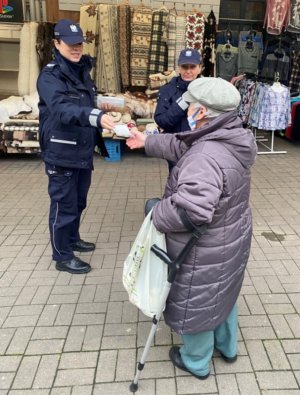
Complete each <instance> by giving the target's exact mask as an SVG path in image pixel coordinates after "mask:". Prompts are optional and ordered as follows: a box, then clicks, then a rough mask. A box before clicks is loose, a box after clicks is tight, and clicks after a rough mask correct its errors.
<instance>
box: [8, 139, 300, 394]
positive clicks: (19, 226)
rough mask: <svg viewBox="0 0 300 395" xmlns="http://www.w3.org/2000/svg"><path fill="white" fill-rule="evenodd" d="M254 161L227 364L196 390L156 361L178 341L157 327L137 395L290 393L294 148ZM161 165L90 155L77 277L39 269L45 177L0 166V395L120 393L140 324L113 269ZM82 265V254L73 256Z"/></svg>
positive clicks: (297, 307)
mask: <svg viewBox="0 0 300 395" xmlns="http://www.w3.org/2000/svg"><path fill="white" fill-rule="evenodd" d="M276 145H277V146H279V147H280V148H281V149H287V151H288V153H287V154H286V155H259V156H258V159H257V162H256V164H255V166H254V168H253V178H252V193H251V206H252V209H253V219H254V228H253V243H252V250H251V257H250V261H249V264H248V267H247V272H246V276H245V280H244V284H243V287H242V292H241V295H240V297H239V300H238V307H239V350H238V354H239V357H238V361H237V362H236V363H234V364H226V363H225V362H223V361H222V360H221V358H220V356H219V355H217V354H216V355H215V356H214V358H213V362H212V366H211V371H212V374H211V376H210V377H209V378H208V379H207V380H206V381H201V382H200V381H199V380H197V379H195V378H194V377H192V376H189V375H188V374H185V373H184V372H182V371H179V370H178V369H175V368H174V367H173V365H172V364H171V362H170V361H169V358H168V350H169V347H170V345H171V344H174V343H175V344H179V343H180V337H179V336H178V335H176V334H174V333H171V332H170V330H169V329H168V327H167V326H166V325H165V324H164V323H163V322H161V323H160V326H159V330H158V332H157V335H156V338H155V341H154V346H153V347H152V348H151V350H150V353H149V356H148V360H147V363H146V366H145V369H144V371H143V372H142V374H141V378H140V381H139V390H138V392H137V394H141V395H165V394H166V395H191V394H197V395H202V394H203V395H204V394H205V395H206V394H210V395H259V394H262V395H299V394H300V316H299V312H300V146H299V145H295V144H292V143H290V142H287V141H284V140H282V139H279V138H276ZM166 176H167V166H166V163H165V161H163V160H158V159H154V158H147V157H145V155H144V154H143V153H142V152H134V153H132V152H129V153H128V152H127V153H125V155H124V156H123V158H122V161H121V162H116V163H110V162H106V161H104V160H103V159H102V158H100V157H99V156H95V171H94V174H93V182H92V187H91V190H90V193H89V197H88V208H87V210H86V211H85V213H84V217H83V221H82V225H81V233H82V237H83V238H84V239H86V240H89V241H93V242H94V241H96V247H97V248H96V250H95V251H94V252H93V253H89V254H85V255H84V258H85V259H86V260H88V261H89V262H90V264H91V265H92V267H93V270H92V271H91V272H90V273H88V274H87V275H70V274H68V273H63V272H58V271H56V270H55V268H54V264H53V262H52V261H51V249H50V246H49V235H48V225H47V217H48V206H49V199H48V195H47V179H46V176H45V174H44V167H43V163H42V161H41V160H40V158H38V157H31V156H14V155H11V156H8V157H4V158H0V197H1V199H0V208H1V211H0V395H19V394H21V395H91V394H93V395H102V394H105V395H123V394H124V395H125V394H129V393H130V392H129V384H130V382H131V380H132V379H133V377H134V372H135V367H136V363H137V360H138V357H139V356H140V355H141V352H142V348H143V346H144V344H145V341H146V338H147V336H148V332H149V329H150V327H151V322H150V319H148V318H147V317H145V316H144V315H143V314H142V313H140V312H138V310H137V309H136V308H135V307H134V306H132V305H131V304H130V303H129V302H128V298H127V293H126V292H125V291H124V289H123V286H122V282H121V275H122V264H123V261H124V258H125V257H126V254H127V253H128V251H129V248H130V243H131V242H132V241H133V240H134V238H135V236H136V233H137V231H138V229H139V226H140V224H141V222H142V220H143V208H144V203H145V199H147V198H150V197H156V196H161V194H162V191H163V187H164V184H165V180H166ZM82 257H83V254H82Z"/></svg>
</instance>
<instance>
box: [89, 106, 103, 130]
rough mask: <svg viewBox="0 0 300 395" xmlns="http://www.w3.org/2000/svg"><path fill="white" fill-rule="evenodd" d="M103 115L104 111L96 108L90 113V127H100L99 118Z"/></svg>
mask: <svg viewBox="0 0 300 395" xmlns="http://www.w3.org/2000/svg"><path fill="white" fill-rule="evenodd" d="M101 113H102V111H101V110H98V109H97V108H94V109H93V110H92V111H91V112H90V115H89V122H90V125H91V126H93V127H95V128H96V127H98V126H99V125H98V118H99V116H100V114H101Z"/></svg>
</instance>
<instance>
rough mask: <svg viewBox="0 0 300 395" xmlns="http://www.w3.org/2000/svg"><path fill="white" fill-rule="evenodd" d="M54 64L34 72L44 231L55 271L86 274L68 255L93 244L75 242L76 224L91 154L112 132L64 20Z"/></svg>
mask: <svg viewBox="0 0 300 395" xmlns="http://www.w3.org/2000/svg"><path fill="white" fill-rule="evenodd" d="M54 37H55V38H54V45H55V49H54V60H53V61H52V62H50V63H49V64H48V65H47V66H46V67H45V68H44V69H43V70H42V71H41V73H40V75H39V78H38V81H37V89H38V93H39V110H40V130H39V140H40V147H41V151H42V157H43V160H44V162H45V168H46V174H47V175H48V178H49V185H48V192H49V196H50V199H51V204H50V213H49V229H50V237H51V244H52V251H53V259H54V260H55V261H56V269H57V270H61V271H67V272H69V273H75V274H76V273H87V272H89V271H90V270H91V267H90V265H89V264H88V263H86V262H84V261H83V260H81V259H80V258H78V257H76V256H75V255H74V251H79V252H88V251H93V250H94V249H95V244H94V243H88V242H86V241H83V240H82V239H81V238H80V234H79V225H80V217H81V213H82V211H83V210H84V209H85V207H86V200H87V194H88V190H89V187H90V184H91V174H92V169H93V153H94V148H95V145H96V144H97V143H99V144H98V145H99V147H100V149H102V154H103V155H107V152H105V146H104V144H103V140H102V137H101V132H102V129H103V128H106V129H113V128H114V126H115V125H114V122H113V120H112V118H111V117H110V116H109V115H108V114H105V112H104V111H101V110H100V109H99V108H96V105H95V102H96V100H95V99H96V88H95V86H94V84H93V82H92V80H91V77H90V71H91V69H92V58H91V57H89V56H87V55H82V53H83V41H84V38H83V33H82V30H81V28H80V26H79V25H78V24H76V23H74V22H73V21H71V20H68V19H62V20H60V21H59V22H58V23H57V24H56V25H55V28H54Z"/></svg>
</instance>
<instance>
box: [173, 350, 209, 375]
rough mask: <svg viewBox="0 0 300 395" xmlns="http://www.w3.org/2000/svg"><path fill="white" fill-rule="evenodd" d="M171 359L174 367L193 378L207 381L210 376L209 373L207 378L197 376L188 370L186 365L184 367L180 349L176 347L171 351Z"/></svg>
mask: <svg viewBox="0 0 300 395" xmlns="http://www.w3.org/2000/svg"><path fill="white" fill-rule="evenodd" d="M169 357H170V359H171V361H172V363H173V365H174V366H176V367H177V368H179V369H181V370H184V371H185V372H188V373H190V374H191V375H192V376H194V377H196V378H197V379H199V380H205V379H207V377H208V376H209V373H208V374H206V375H205V376H198V375H197V374H195V373H192V372H191V371H190V370H188V369H187V368H186V367H185V365H184V363H183V361H182V359H181V355H180V351H179V347H175V346H174V347H171V348H170V351H169Z"/></svg>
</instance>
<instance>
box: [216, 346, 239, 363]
mask: <svg viewBox="0 0 300 395" xmlns="http://www.w3.org/2000/svg"><path fill="white" fill-rule="evenodd" d="M216 350H217V351H218V352H219V353H220V355H221V357H222V359H223V360H224V361H225V362H227V363H233V362H235V361H236V360H237V355H235V356H234V357H226V355H224V354H223V353H222V352H221V351H220V350H218V349H217V348H216Z"/></svg>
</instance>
